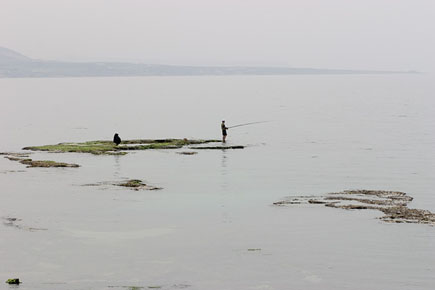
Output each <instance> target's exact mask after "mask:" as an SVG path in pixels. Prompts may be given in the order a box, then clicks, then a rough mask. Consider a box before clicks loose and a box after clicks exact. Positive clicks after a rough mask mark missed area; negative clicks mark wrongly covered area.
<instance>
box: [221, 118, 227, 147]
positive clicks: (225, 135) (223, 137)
mask: <svg viewBox="0 0 435 290" xmlns="http://www.w3.org/2000/svg"><path fill="white" fill-rule="evenodd" d="M221 129H222V142H223V143H225V142H226V141H225V139H226V138H227V130H228V127H227V126H225V120H223V121H222V124H221Z"/></svg>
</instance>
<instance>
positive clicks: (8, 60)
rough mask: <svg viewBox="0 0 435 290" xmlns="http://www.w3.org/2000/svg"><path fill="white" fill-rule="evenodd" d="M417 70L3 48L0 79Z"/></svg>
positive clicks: (402, 72)
mask: <svg viewBox="0 0 435 290" xmlns="http://www.w3.org/2000/svg"><path fill="white" fill-rule="evenodd" d="M416 73H419V72H416V71H376V70H347V69H316V68H293V67H270V66H182V65H180V66H178V65H155V64H144V63H127V62H64V61H47V60H36V59H31V58H29V57H27V56H24V55H22V54H20V53H18V52H16V51H13V50H11V49H8V48H4V47H0V78H51V77H119V76H201V75H210V76H225V75H337V74H416Z"/></svg>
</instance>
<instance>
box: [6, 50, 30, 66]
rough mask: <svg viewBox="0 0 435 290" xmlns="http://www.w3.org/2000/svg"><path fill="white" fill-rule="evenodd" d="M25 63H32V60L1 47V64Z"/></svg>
mask: <svg viewBox="0 0 435 290" xmlns="http://www.w3.org/2000/svg"><path fill="white" fill-rule="evenodd" d="M23 61H31V59H30V58H28V57H27V56H24V55H22V54H20V53H18V52H16V51H13V50H11V49H9V48H5V47H0V64H2V63H13V62H23Z"/></svg>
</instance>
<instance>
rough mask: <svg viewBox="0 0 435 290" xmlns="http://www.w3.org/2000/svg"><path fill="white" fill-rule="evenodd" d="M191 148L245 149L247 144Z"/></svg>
mask: <svg viewBox="0 0 435 290" xmlns="http://www.w3.org/2000/svg"><path fill="white" fill-rule="evenodd" d="M189 148H190V149H196V150H198V149H203V150H226V149H244V148H245V146H242V145H235V146H220V145H218V146H194V147H189Z"/></svg>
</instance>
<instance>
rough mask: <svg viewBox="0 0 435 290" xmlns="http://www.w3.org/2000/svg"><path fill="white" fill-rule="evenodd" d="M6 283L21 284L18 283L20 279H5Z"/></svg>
mask: <svg viewBox="0 0 435 290" xmlns="http://www.w3.org/2000/svg"><path fill="white" fill-rule="evenodd" d="M6 283H8V284H11V285H19V284H20V283H21V282H20V279H18V278H12V279H7V280H6Z"/></svg>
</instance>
